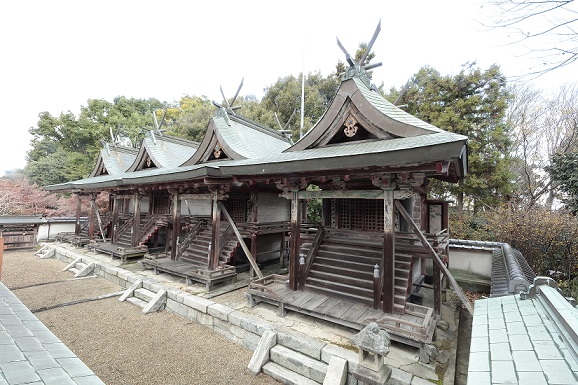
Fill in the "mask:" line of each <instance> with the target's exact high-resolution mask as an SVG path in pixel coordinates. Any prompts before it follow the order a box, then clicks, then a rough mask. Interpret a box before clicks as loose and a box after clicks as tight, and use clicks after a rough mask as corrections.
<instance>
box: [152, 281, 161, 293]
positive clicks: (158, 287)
mask: <svg viewBox="0 0 578 385" xmlns="http://www.w3.org/2000/svg"><path fill="white" fill-rule="evenodd" d="M150 286H151V288H150V289H149V290H150V291H154V292H155V293H158V292H159V291H161V290H165V287H164V286H163V285H161V284H159V283H153V282H151V285H150Z"/></svg>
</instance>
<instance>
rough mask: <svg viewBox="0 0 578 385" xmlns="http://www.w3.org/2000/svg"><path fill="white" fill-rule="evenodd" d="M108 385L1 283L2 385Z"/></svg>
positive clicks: (0, 358) (0, 360)
mask: <svg viewBox="0 0 578 385" xmlns="http://www.w3.org/2000/svg"><path fill="white" fill-rule="evenodd" d="M4 384H10V385H16V384H47V385H48V384H54V385H67V384H78V385H97V384H104V382H102V381H101V380H100V379H99V378H98V377H97V376H96V375H95V374H94V373H93V372H92V370H90V369H89V368H88V367H87V366H86V365H85V364H84V363H83V362H82V361H81V360H80V359H79V358H78V357H77V356H76V355H75V354H74V353H73V352H72V351H70V349H68V348H67V347H66V345H64V344H63V343H62V342H61V341H60V340H59V339H58V338H57V337H56V336H55V335H54V334H53V333H52V332H51V331H50V330H48V328H47V327H46V326H44V324H43V323H42V322H40V321H39V320H38V318H36V316H35V315H34V314H32V312H31V311H30V310H29V309H28V308H27V307H26V306H25V305H24V304H23V303H22V302H21V301H20V300H19V299H18V298H17V297H16V296H15V295H14V294H13V293H12V292H11V291H10V290H9V289H8V288H7V287H6V286H5V285H4V284H3V283H1V282H0V385H4Z"/></svg>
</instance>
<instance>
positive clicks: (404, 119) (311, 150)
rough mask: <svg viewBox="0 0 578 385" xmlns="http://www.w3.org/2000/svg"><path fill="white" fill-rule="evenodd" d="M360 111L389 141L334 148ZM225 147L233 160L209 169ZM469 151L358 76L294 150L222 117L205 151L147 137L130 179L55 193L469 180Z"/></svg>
mask: <svg viewBox="0 0 578 385" xmlns="http://www.w3.org/2000/svg"><path fill="white" fill-rule="evenodd" d="M352 106H354V107H355V113H357V114H358V115H359V116H361V118H363V119H364V123H365V124H368V125H371V127H372V129H373V130H374V131H375V130H381V131H376V132H377V133H378V134H379V132H383V135H381V134H380V135H378V138H377V139H365V140H360V141H349V142H344V143H331V144H328V141H327V140H326V139H327V135H328V132H329V133H331V132H334V131H335V129H336V127H337V128H339V124H340V123H339V122H342V120H343V119H344V117H343V116H344V114H345V113H347V111H349V110H348V109H351V108H352ZM340 119H341V120H340ZM331 130H333V131H331ZM324 135H325V137H324ZM324 138H325V139H324ZM217 143H219V144H220V145H221V148H222V150H223V152H224V153H225V154H226V155H227V157H228V158H227V159H220V160H218V159H215V160H211V161H208V162H207V161H206V160H207V159H209V155H210V154H211V152H212V151H213V149H214V147H215V145H216V144H217ZM466 143H467V137H466V136H463V135H459V134H454V133H450V132H447V131H444V130H441V129H439V128H437V127H435V126H432V125H431V124H429V123H426V122H424V121H422V120H420V119H418V118H416V117H414V116H412V115H410V114H408V113H406V112H405V111H402V110H401V109H399V108H398V107H396V106H394V105H393V104H391V103H390V102H388V101H387V100H386V99H385V98H383V96H382V95H381V94H379V92H377V91H376V90H374V89H373V88H372V87H371V86H370V85H369V82H368V80H367V79H365V78H363V76H352V77H349V78H347V79H345V80H344V81H343V82H342V84H341V86H340V89H339V91H338V93H337V95H336V97H335V98H334V100H333V102H332V105H331V107H330V108H329V109H328V111H326V112H325V114H324V116H323V117H322V118H321V119H320V121H319V122H318V123H317V124H316V125H315V126H314V127H313V128H312V129H311V130H310V131H309V133H308V134H307V135H306V136H304V137H303V138H302V139H301V140H300V141H299V142H297V143H296V144H295V145H294V146H291V147H290V145H289V143H288V140H287V139H286V138H285V137H283V136H282V135H281V134H279V133H278V132H276V131H274V130H271V129H269V128H267V127H264V126H261V125H259V124H258V123H255V122H252V121H251V120H249V119H246V118H244V117H242V116H239V115H233V114H228V113H227V112H226V111H225V110H224V109H221V110H218V112H217V114H216V116H215V117H213V118H212V119H211V121H210V122H209V126H208V128H207V133H206V135H205V138H204V139H203V142H202V143H201V144H200V145H198V144H197V143H194V142H189V141H184V140H181V139H176V138H171V137H167V136H157V137H156V138H153V137H147V138H146V139H145V140H144V142H143V145H142V147H141V151H140V153H139V155H138V156H137V157H136V159H135V161H134V162H133V164H132V166H131V168H129V171H128V172H126V173H121V174H116V175H107V176H99V177H92V178H87V179H82V180H78V181H74V182H69V183H63V184H59V185H53V186H48V187H47V189H49V190H64V189H83V188H85V189H94V188H107V187H115V186H131V185H142V184H145V183H163V182H171V181H182V180H187V179H191V178H202V177H203V176H213V177H231V176H235V175H259V176H263V175H267V174H275V175H279V174H287V175H291V174H295V173H299V172H302V173H303V172H312V171H319V170H340V169H355V168H358V169H360V168H367V167H372V166H375V167H386V166H396V165H399V166H404V165H412V164H419V163H429V162H439V161H453V162H456V164H457V165H458V166H457V167H458V168H459V171H458V175H459V176H462V175H464V174H465V173H466V169H465V168H466V160H467V150H466ZM197 147H198V149H197ZM195 150H196V152H195ZM145 154H148V156H149V157H150V158H151V159H152V160H153V161H154V163H155V165H157V168H150V169H145V170H139V171H134V170H135V169H136V168H137V166H138V165H139V162H141V163H140V164H142V161H143V159H144V158H143V156H144V155H145Z"/></svg>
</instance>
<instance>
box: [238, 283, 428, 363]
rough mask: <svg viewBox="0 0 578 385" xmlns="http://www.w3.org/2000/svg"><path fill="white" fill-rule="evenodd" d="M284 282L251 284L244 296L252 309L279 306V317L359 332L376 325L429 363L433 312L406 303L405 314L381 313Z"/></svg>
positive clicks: (364, 305)
mask: <svg viewBox="0 0 578 385" xmlns="http://www.w3.org/2000/svg"><path fill="white" fill-rule="evenodd" d="M286 280H287V278H286V277H285V276H281V275H270V276H267V277H264V278H262V279H259V280H256V281H253V282H252V283H251V284H250V285H249V287H248V289H247V295H248V296H249V301H250V304H251V305H253V306H254V305H256V304H258V303H260V302H264V303H268V304H272V305H275V306H278V310H279V315H281V316H284V315H285V314H286V311H287V310H291V311H295V312H298V313H301V314H306V315H308V316H311V317H315V318H318V319H322V320H325V321H329V322H332V323H336V324H339V325H343V326H346V327H349V328H351V329H355V330H361V329H363V328H364V327H365V326H367V325H368V324H369V323H370V322H376V323H377V324H378V325H379V326H380V327H382V328H383V329H385V330H387V331H388V332H389V334H390V337H391V339H392V340H394V341H398V342H401V343H404V344H406V345H410V346H415V347H418V348H419V349H420V360H421V361H422V362H427V360H428V359H429V357H428V355H427V353H426V351H425V345H426V344H429V343H431V342H432V336H433V331H434V329H435V326H436V320H435V317H434V315H433V309H432V308H430V307H426V306H421V305H418V304H412V303H407V304H406V306H405V313H404V314H399V313H386V312H384V311H383V310H381V309H374V308H373V306H370V305H366V304H363V303H359V302H354V301H349V300H346V299H343V298H336V297H333V296H328V295H324V294H320V293H318V292H315V291H311V290H309V289H307V288H304V290H301V291H300V290H298V291H293V290H290V289H289V288H288V287H287V282H286Z"/></svg>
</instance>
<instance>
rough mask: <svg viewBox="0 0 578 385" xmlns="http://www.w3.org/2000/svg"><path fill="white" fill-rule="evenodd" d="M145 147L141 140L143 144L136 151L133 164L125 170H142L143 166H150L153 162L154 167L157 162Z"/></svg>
mask: <svg viewBox="0 0 578 385" xmlns="http://www.w3.org/2000/svg"><path fill="white" fill-rule="evenodd" d="M146 147H147V146H146V145H145V144H144V142H143V145H142V146H141V148H140V150H139V152H138V155H137V156H136V159H135V160H134V162H133V164H132V165H131V166H130V167H129V169H128V170H127V172H134V171H139V170H143V169H145V168H150V167H152V165H153V164H154V167H156V165H157V162H156V161H155V159H154V158H153V157H152V156H151V154H150V153H149V151H147V148H146ZM147 163H149V164H148V165H147Z"/></svg>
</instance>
